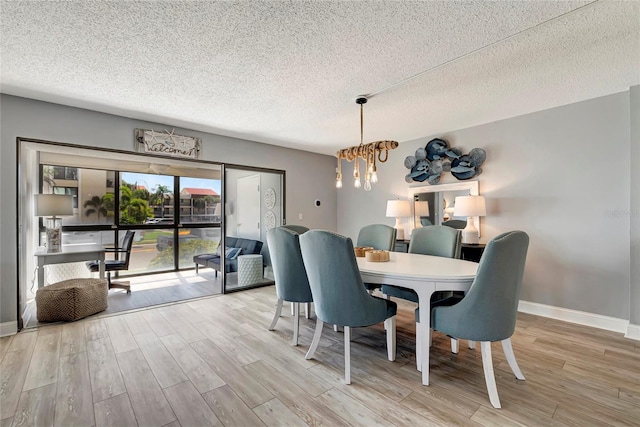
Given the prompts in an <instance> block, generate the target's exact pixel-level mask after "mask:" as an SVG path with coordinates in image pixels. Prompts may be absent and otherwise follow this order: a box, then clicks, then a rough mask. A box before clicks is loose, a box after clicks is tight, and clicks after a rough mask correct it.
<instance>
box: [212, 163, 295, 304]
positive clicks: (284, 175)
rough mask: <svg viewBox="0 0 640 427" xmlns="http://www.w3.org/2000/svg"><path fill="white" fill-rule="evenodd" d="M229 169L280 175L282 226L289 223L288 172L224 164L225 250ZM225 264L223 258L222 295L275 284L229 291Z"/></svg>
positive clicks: (222, 236)
mask: <svg viewBox="0 0 640 427" xmlns="http://www.w3.org/2000/svg"><path fill="white" fill-rule="evenodd" d="M228 169H233V170H241V171H247V172H256V173H269V174H275V175H280V186H281V194H282V196H281V199H282V204H281V211H282V215H281V220H282V225H285V224H286V223H287V210H286V206H287V203H286V202H287V199H286V194H287V191H286V190H287V171H286V170H284V169H272V168H262V167H257V166H246V165H238V164H233V163H224V164H223V166H222V199H221V203H222V220H221V227H222V230H221V233H222V234H221V240H220V245H224V246H222V247H223V248H224V247H226V243H227V222H226V216H227V213H226V208H227V194H228V191H227V184H228V181H227V170H228ZM235 182H236V181H234V183H235ZM262 243H263V248H264V247H266V246H267V242H266V241H265V242H262ZM222 253H223V252H222V251H221V256H222ZM223 264H224V260H223V259H222V258H221V259H220V265H221V269H222V271H221V273H222V293H223V294H226V293H233V292H240V291H244V290H247V289H253V288H258V287H262V286H270V285H272V284H273V282H265V283H259V284H255V285H251V286H247V287H242V288H238V289H227V272H226V266H225V267H222V265H223Z"/></svg>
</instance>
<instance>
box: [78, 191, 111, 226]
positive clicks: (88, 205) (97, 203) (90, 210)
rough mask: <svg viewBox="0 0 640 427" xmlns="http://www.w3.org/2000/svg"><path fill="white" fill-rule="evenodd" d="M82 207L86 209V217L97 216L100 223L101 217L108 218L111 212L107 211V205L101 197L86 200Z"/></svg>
mask: <svg viewBox="0 0 640 427" xmlns="http://www.w3.org/2000/svg"><path fill="white" fill-rule="evenodd" d="M82 207H84V208H85V211H84V214H85V216H89V215H92V214H97V215H98V222H100V217H105V218H106V217H107V216H108V214H109V211H108V210H107V207H106V206H105V203H104V201H103V200H102V197H100V196H93V197H92V198H90V199H89V200H85V202H84V203H83V205H82Z"/></svg>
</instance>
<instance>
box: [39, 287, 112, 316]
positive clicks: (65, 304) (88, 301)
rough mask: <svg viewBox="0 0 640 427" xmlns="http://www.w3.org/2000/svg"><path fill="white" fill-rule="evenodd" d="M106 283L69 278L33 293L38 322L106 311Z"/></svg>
mask: <svg viewBox="0 0 640 427" xmlns="http://www.w3.org/2000/svg"><path fill="white" fill-rule="evenodd" d="M108 294H109V287H108V285H107V281H106V280H101V279H71V280H64V281H62V282H58V283H54V284H53V285H49V286H45V287H44V288H40V289H38V290H37V291H36V307H37V309H38V321H39V322H58V321H73V320H78V319H82V318H83V317H87V316H89V315H91V314H95V313H98V312H100V311H102V310H106V309H107V296H108Z"/></svg>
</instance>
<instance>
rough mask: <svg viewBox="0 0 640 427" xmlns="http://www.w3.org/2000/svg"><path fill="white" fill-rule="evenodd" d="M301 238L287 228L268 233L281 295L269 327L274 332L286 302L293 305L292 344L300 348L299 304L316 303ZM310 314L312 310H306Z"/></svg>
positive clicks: (277, 292)
mask: <svg viewBox="0 0 640 427" xmlns="http://www.w3.org/2000/svg"><path fill="white" fill-rule="evenodd" d="M299 236H300V234H299V233H297V232H295V231H293V230H290V229H289V228H286V227H277V228H272V229H271V230H269V231H268V232H267V246H268V247H269V253H270V255H271V266H272V268H273V275H274V277H275V282H276V294H277V295H278V303H277V306H276V312H275V314H274V316H273V321H272V322H271V325H269V330H270V331H272V330H274V328H275V327H276V323H277V322H278V319H279V318H280V313H281V311H282V304H283V301H289V302H291V306H292V307H293V345H298V331H299V329H300V303H305V304H308V303H311V302H312V301H313V296H312V294H311V288H310V287H309V280H308V279H307V272H306V271H305V268H304V263H303V261H302V253H301V252H300V241H299ZM308 313H309V309H308V308H307V314H308Z"/></svg>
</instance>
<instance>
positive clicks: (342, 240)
mask: <svg viewBox="0 0 640 427" xmlns="http://www.w3.org/2000/svg"><path fill="white" fill-rule="evenodd" d="M300 248H301V250H302V259H303V261H304V266H305V268H306V270H307V276H308V278H309V285H310V286H311V293H312V295H313V301H314V306H315V311H316V330H315V333H314V335H313V341H312V342H311V346H310V347H309V351H308V352H307V355H306V356H305V357H306V358H307V359H311V358H312V357H313V355H314V354H315V351H316V349H317V348H318V343H319V342H320V337H321V335H322V328H323V326H324V323H329V324H334V325H339V326H343V327H344V379H345V383H347V384H351V328H356V327H365V326H371V325H375V324H377V323H380V322H384V327H385V329H386V335H387V356H388V358H389V360H390V361H394V360H395V357H396V317H395V316H396V310H397V306H396V303H395V302H393V301H387V300H384V299H382V298H378V297H374V296H371V295H369V294H368V293H367V291H366V289H365V287H364V285H363V283H362V278H361V277H360V270H359V269H358V263H357V261H356V257H355V253H354V251H353V243H352V241H351V239H350V238H348V237H344V236H340V235H338V234H335V233H331V232H329V231H321V230H311V231H308V232H306V233H305V234H303V235H301V236H300Z"/></svg>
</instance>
